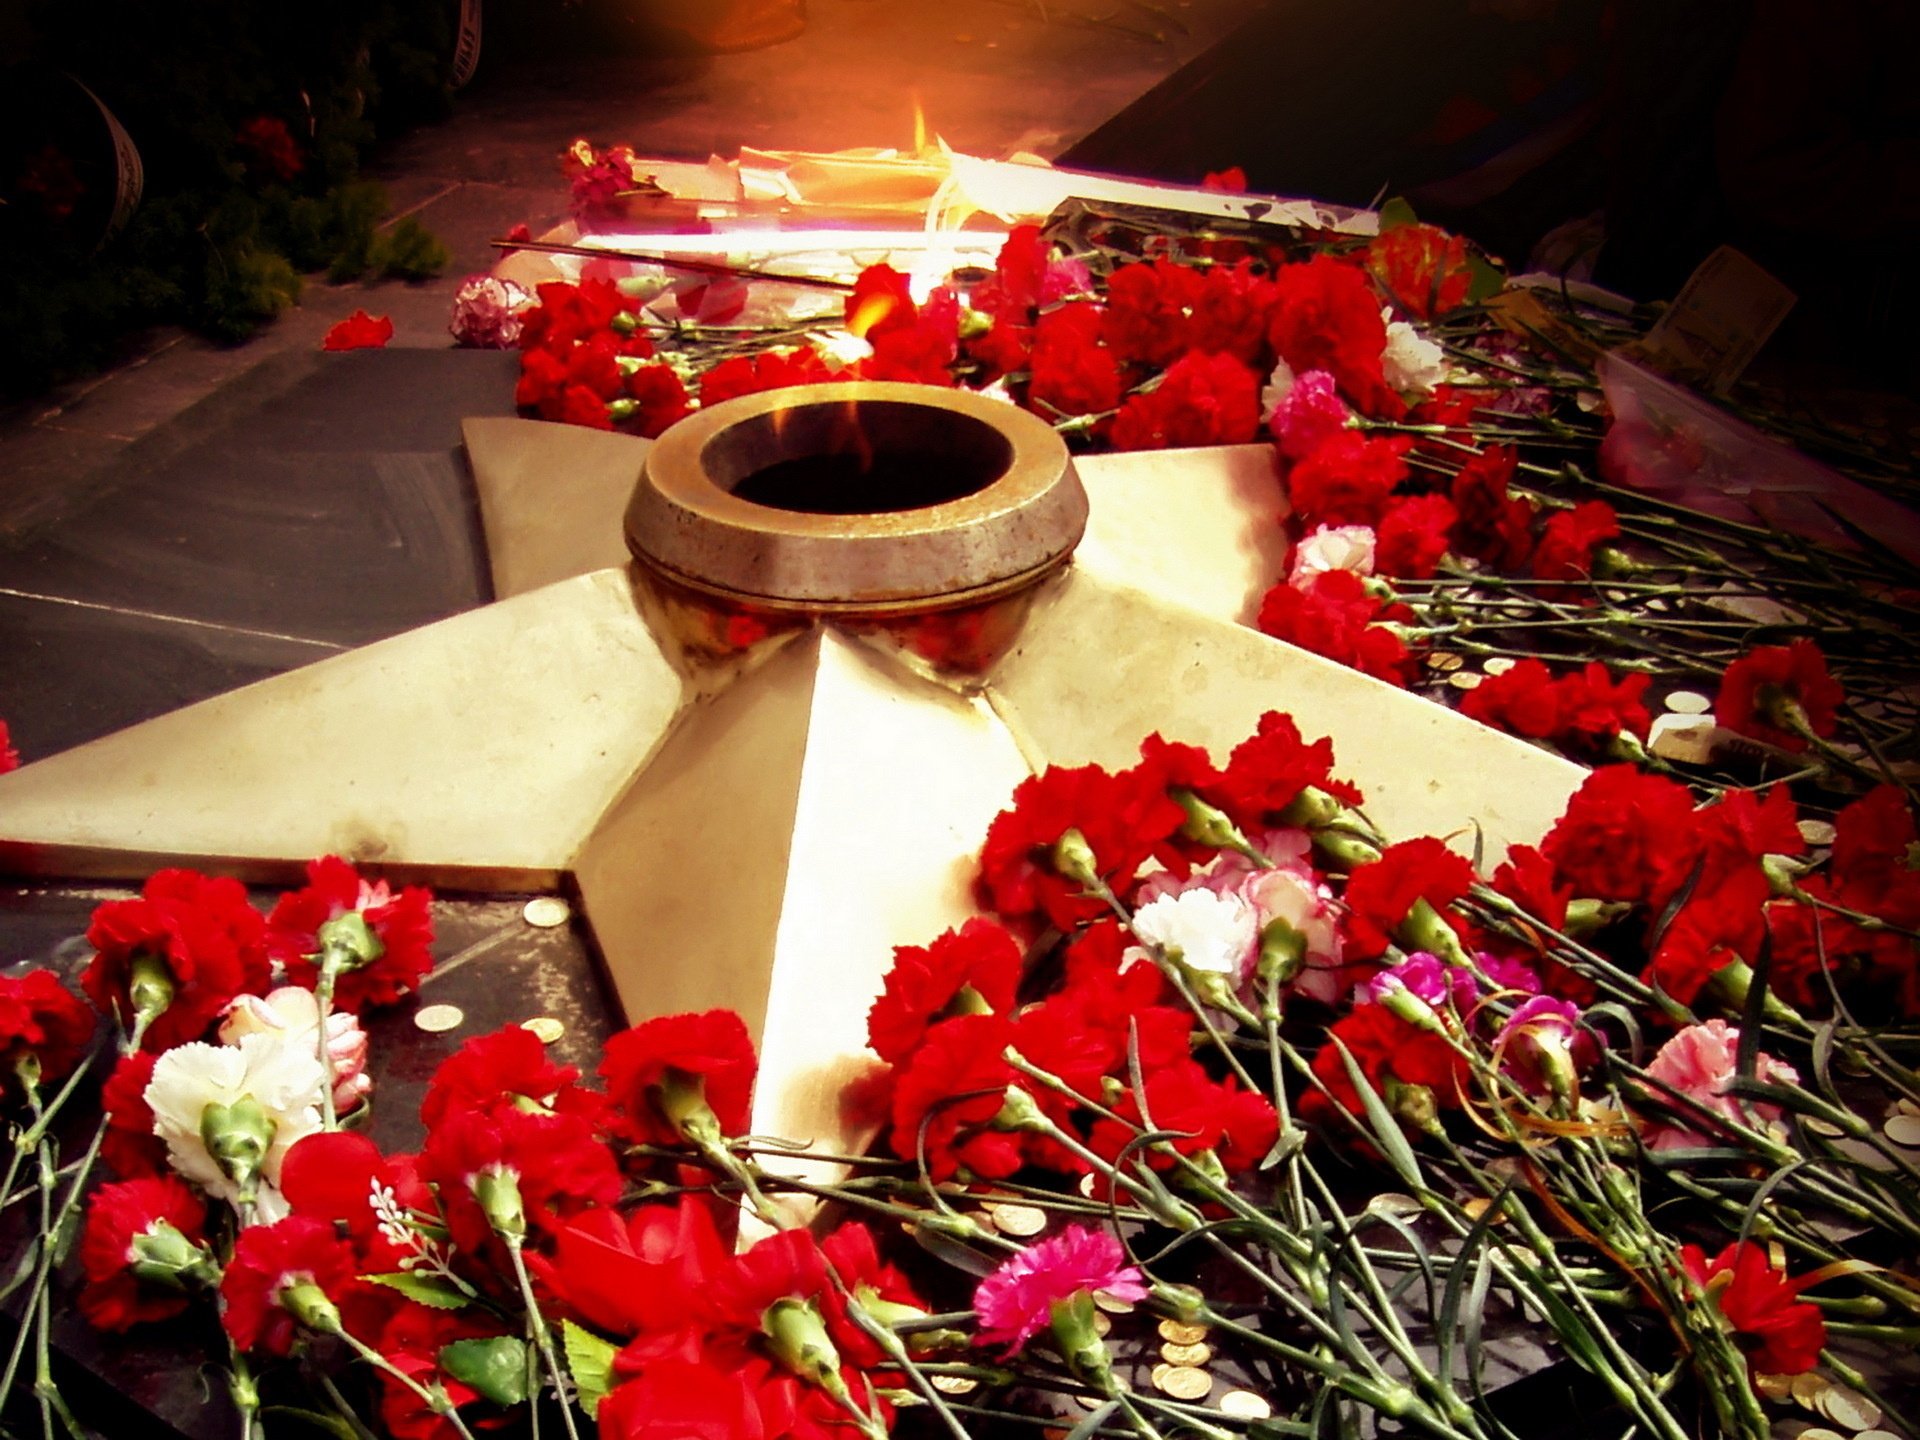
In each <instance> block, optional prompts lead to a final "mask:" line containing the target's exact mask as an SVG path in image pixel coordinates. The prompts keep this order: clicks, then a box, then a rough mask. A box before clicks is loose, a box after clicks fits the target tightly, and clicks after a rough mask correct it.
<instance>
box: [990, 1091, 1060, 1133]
mask: <svg viewBox="0 0 1920 1440" xmlns="http://www.w3.org/2000/svg"><path fill="white" fill-rule="evenodd" d="M988 1123H989V1124H991V1125H992V1127H993V1128H994V1129H995V1130H1039V1131H1045V1130H1050V1129H1051V1128H1052V1126H1051V1125H1050V1124H1049V1122H1048V1120H1047V1117H1046V1115H1045V1114H1044V1113H1043V1112H1042V1111H1041V1109H1040V1106H1039V1104H1038V1102H1036V1101H1035V1100H1034V1098H1033V1096H1031V1095H1029V1094H1028V1093H1027V1092H1026V1091H1024V1090H1022V1089H1021V1088H1020V1087H1019V1086H1018V1085H1009V1086H1007V1093H1006V1100H1005V1101H1004V1102H1003V1103H1002V1104H1001V1106H1000V1109H999V1111H998V1112H997V1113H996V1114H995V1115H994V1117H993V1119H992V1120H991V1121H990V1122H988Z"/></svg>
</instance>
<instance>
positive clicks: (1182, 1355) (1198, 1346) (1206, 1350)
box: [1160, 1341, 1213, 1365]
mask: <svg viewBox="0 0 1920 1440" xmlns="http://www.w3.org/2000/svg"><path fill="white" fill-rule="evenodd" d="M1160 1354H1161V1355H1162V1356H1163V1357H1165V1359H1166V1362H1167V1363H1168V1364H1169V1365H1204V1364H1206V1363H1207V1361H1209V1360H1211V1359H1212V1358H1213V1347H1212V1346H1211V1345H1209V1344H1207V1343H1206V1342H1205V1341H1199V1342H1196V1343H1194V1344H1192V1345H1162V1346H1161V1347H1160Z"/></svg>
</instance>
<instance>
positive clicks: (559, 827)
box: [0, 419, 1585, 1148]
mask: <svg viewBox="0 0 1920 1440" xmlns="http://www.w3.org/2000/svg"><path fill="white" fill-rule="evenodd" d="M466 440H467V448H468V453H469V456H470V458H471V461H472V466H473V471H474V475H475V478H476V481H477V483H478V487H479V493H480V499H481V504H482V511H483V516H484V520H485V524H486V530H487V535H488V541H489V550H490V555H491V558H492V563H493V566H494V577H495V584H496V593H497V594H498V595H499V596H500V597H501V598H500V599H499V600H498V601H497V602H496V603H494V604H492V605H489V606H486V607H483V608H481V609H478V610H474V611H471V612H469V613H467V614H464V615H460V616H457V617H455V618H453V619H449V620H444V621H441V622H439V623H437V624H435V625H431V626H427V627H425V628H423V629H420V630H416V631H412V632H410V633H407V634H404V635H399V636H396V637H394V638H392V639H389V640H385V641H381V642H379V643H377V644H373V645H369V646H366V647H365V648H363V649H360V650H357V651H354V652H351V653H349V654H346V655H342V656H337V657H334V658H331V659H327V660H323V661H321V662H319V663H317V664H315V665H312V666H308V667H306V668H304V669H301V670H296V671H293V672H290V673H288V674H285V675H281V676H278V677H275V678H273V679H270V680H266V681H262V682H260V683H258V684H255V685H250V686H247V687H246V688H244V689H241V690H237V691H234V692H232V693H230V694H227V695H222V696H219V697H217V698H215V699H211V700H207V701H204V702H201V703H200V704H197V705H193V706H190V707H188V708H186V709H184V710H181V711H177V712H175V713H173V714H171V715H166V716H163V717H161V718H159V719H156V720H152V721H149V722H147V723H145V724H142V725H138V726H135V727H133V728H131V729H129V730H126V731H123V732H121V733H119V734H116V735H111V736H108V737H106V738H104V739H101V740H98V741H95V742H93V743H91V744H88V745H83V746H80V747H78V748H76V749H74V750H71V751H68V752H66V753H64V754H61V755H57V756H54V757H52V758H50V759H47V760H43V761H40V762H38V763H36V764H32V765H29V766H26V767H25V768H23V769H21V770H19V771H17V772H15V773H14V774H12V775H9V776H6V777H4V778H0V866H4V867H5V868H6V869H9V870H11V871H14V872H16V873H25V874H33V875H46V876H86V877H118V878H124V879H137V878H139V877H141V876H143V875H145V874H146V873H147V872H148V871H150V870H151V869H152V868H154V867H155V866H157V865H160V864H163V863H184V864H192V865H198V866H202V867H204V868H208V869H212V870H217V871H223V872H226V873H232V874H238V875H241V876H243V877H245V878H248V879H253V880H273V881H278V882H282V883H284V882H286V881H288V880H290V879H291V878H292V877H293V876H295V875H296V874H297V873H298V869H299V866H300V865H301V864H302V863H304V861H306V860H307V859H308V858H310V857H312V856H314V855H316V854H322V853H327V852H334V853H340V854H343V855H346V856H347V857H348V858H350V859H353V860H356V861H361V862H368V863H374V864H378V865H379V866H381V867H383V869H384V870H385V871H387V872H388V873H392V874H397V875H405V876H417V877H422V878H427V879H438V880H440V881H441V882H442V883H453V884H458V885H461V886H463V887H466V888H495V889H503V890H512V889H521V890H524V889H528V888H541V887H546V886H550V885H552V884H554V883H556V882H557V881H559V880H560V878H561V877H563V876H571V878H572V881H573V883H574V884H575V886H577V889H578V892H579V896H580V901H581V906H582V908H583V910H584V913H585V917H586V919H587V921H588V923H589V924H590V926H591V928H592V931H593V933H594V936H595V938H596V941H597V943H598V945H599V948H600V950H601V953H602V955H603V956H604V958H605V961H606V965H607V969H608V972H609V974H610V976H611V978H612V982H613V985H614V988H615V991H616V993H617V996H618V1000H619V1003H620V1005H621V1007H622V1008H623V1009H624V1011H625V1012H626V1015H627V1017H628V1018H629V1019H632V1020H638V1019H641V1018H644V1017H646V1016H649V1015H655V1014H662V1013H670V1012H673V1011H677V1010H687V1009H696V1008H707V1007H711V1006H718V1005H725V1006H731V1007H733V1008H735V1009H737V1010H738V1011H739V1012H740V1013H741V1014H742V1015H743V1016H744V1017H745V1018H746V1019H747V1021H748V1024H749V1026H750V1028H752V1030H753V1031H754V1033H755V1036H756V1039H757V1041H758V1043H759V1046H760V1052H761V1061H762V1072H761V1073H762V1079H761V1083H760V1085H759V1089H758V1094H757V1096H756V1099H755V1106H754V1116H753V1127H754V1130H755V1131H756V1132H757V1133H760V1134H768V1135H780V1136H787V1137H794V1138H800V1139H810V1140H814V1141H817V1142H820V1143H821V1144H823V1145H825V1146H828V1147H829V1148H839V1147H841V1146H843V1145H845V1144H848V1143H854V1142H856V1141H857V1139H858V1137H857V1136H855V1135H853V1134H852V1133H851V1131H850V1124H851V1122H850V1121H848V1120H847V1119H846V1118H845V1117H843V1116H842V1115H841V1113H840V1112H839V1109H838V1104H839V1096H840V1094H841V1092H842V1090H843V1088H844V1082H845V1081H846V1080H847V1079H849V1078H850V1077H852V1076H853V1075H855V1074H856V1073H858V1071H859V1070H860V1069H861V1068H862V1066H863V1065H865V1064H867V1063H869V1061H868V1060H867V1059H864V1058H863V1057H864V1056H865V1054H866V1052H865V1049H864V1040H865V1017H866V1012H867V1008H868V1005H869V1004H870V1002H871V1000H872V998H873V996H874V995H875V994H877V993H878V991H879V988H880V984H881V977H882V975H883V974H884V973H885V971H886V968H887V966H888V964H889V962H890V959H891V954H892V949H893V947H894V946H895V945H899V944H923V943H925V942H927V941H928V940H930V939H931V938H932V937H933V936H934V935H936V934H938V933H939V932H940V931H941V930H942V929H944V928H945V927H947V926H949V925H953V924H956V923H958V922H960V921H961V920H963V919H964V918H966V917H967V916H968V915H969V914H971V913H973V911H972V905H971V899H970V882H971V876H972V866H973V859H974V856H975V855H976V853H977V851H978V848H979V845H980V842H981V839H982V837H983V836H984V834H985V831H986V827H987V824H988V822H989V821H990V820H991V819H992V818H993V816H994V815H995V814H996V813H997V812H998V811H999V810H1001V809H1002V808H1003V807H1004V806H1005V805H1006V803H1007V801H1008V797H1009V795H1010V793H1011V791H1012V790H1013V788H1014V786H1015V785H1016V784H1017V783H1018V782H1019V781H1020V780H1021V778H1023V777H1024V776H1025V775H1027V774H1029V773H1031V772H1034V771H1036V770H1038V769H1040V768H1043V767H1045V766H1047V765H1054V764H1060V765H1073V764H1083V763H1086V762H1089V761H1092V762H1098V763H1101V764H1104V765H1109V766H1112V765H1124V764H1128V763H1131V761H1132V760H1134V759H1135V758H1136V756H1137V754H1138V746H1139V742H1140V740H1141V738H1142V737H1143V736H1144V735H1146V734H1147V733H1149V732H1151V731H1156V730H1157V731H1159V732H1160V733H1161V734H1162V735H1164V736H1166V737H1167V738H1169V739H1173V740H1181V741H1187V742H1191V743H1196V744H1201V745H1205V746H1207V747H1209V748H1210V749H1212V750H1213V751H1214V753H1215V755H1216V756H1217V757H1219V758H1221V759H1224V757H1225V754H1226V751H1227V750H1228V749H1229V748H1230V747H1231V746H1232V745H1234V744H1235V743H1237V742H1238V741H1239V740H1241V739H1243V738H1245V737H1246V735H1248V734H1249V733H1250V732H1251V731H1252V729H1253V727H1254V725H1255V723H1256V722H1257V720H1258V719H1259V717H1260V715H1261V714H1262V713H1264V712H1265V711H1267V710H1273V709H1279V710H1285V711H1288V712H1290V713H1292V715H1293V716H1294V717H1295V719H1296V720H1297V721H1298V723H1299V725H1300V728H1301V730H1302V731H1303V733H1305V734H1307V735H1308V736H1310V737H1311V736H1317V735H1322V734H1324V735H1329V736H1331V737H1332V739H1333V742H1334V750H1335V754H1336V756H1337V761H1338V766H1337V768H1338V771H1339V773H1340V774H1342V775H1344V776H1347V777H1350V778H1352V779H1353V780H1354V781H1355V782H1356V783H1358V784H1360V785H1361V786H1362V788H1363V789H1364V790H1365V792H1366V795H1367V810H1368V813H1369V815H1370V816H1371V817H1372V818H1373V820H1374V821H1375V822H1376V823H1377V824H1379V825H1380V826H1381V827H1382V828H1383V829H1384V830H1385V832H1386V833H1387V834H1389V835H1392V836H1410V835H1415V834H1438V835H1443V836H1447V837H1449V838H1450V839H1452V840H1453V841H1454V842H1455V843H1456V844H1458V845H1460V846H1461V848H1463V849H1466V848H1470V847H1471V845H1472V844H1473V843H1474V840H1475V837H1476V835H1477V836H1479V837H1480V843H1482V844H1483V845H1484V847H1485V853H1486V855H1487V856H1488V857H1490V861H1491V859H1492V858H1497V857H1498V856H1499V855H1500V854H1502V853H1503V851H1504V850H1505V848H1506V847H1507V846H1508V845H1510V844H1513V843H1519V842H1528V841H1533V840H1535V839H1537V838H1538V837H1539V836H1540V835H1541V834H1543V833H1544V832H1545V830H1546V829H1547V828H1548V826H1549V825H1550V824H1551V823H1552V821H1553V820H1554V819H1555V818H1556V817H1557V816H1558V815H1559V814H1560V812H1561V810H1562V809H1563V807H1564V805H1565V802H1566V800H1567V797H1568V796H1569V795H1570V794H1571V793H1572V791H1573V790H1574V788H1575V787H1576V786H1577V785H1578V783H1579V781H1580V779H1581V777H1582V776H1583V774H1584V773H1585V772H1584V771H1582V770H1581V769H1580V768H1579V767H1578V766H1575V765H1572V764H1570V763H1568V762H1566V761H1564V760H1560V759H1558V758H1556V757H1554V756H1552V755H1549V754H1547V753H1546V752H1544V751H1542V750H1540V749H1537V748H1536V747H1534V746H1531V745H1527V744H1525V743H1522V742H1521V741H1518V740H1515V739H1512V738H1510V737H1508V736H1505V735H1502V734H1499V733H1496V732H1494V731H1492V730H1489V729H1486V728H1485V727H1483V726H1480V725H1478V724H1476V723H1475V722H1473V721H1471V720H1468V719H1466V718H1465V717H1463V716H1460V715H1457V714H1455V713H1454V712H1452V711H1450V710H1448V709H1446V708H1445V707H1443V706H1439V705H1435V704H1433V703H1431V702H1429V701H1426V700H1423V699H1420V698H1418V697H1416V696H1413V695H1409V694H1407V693H1406V692H1404V691H1400V690H1396V689H1394V688H1393V687H1391V686H1389V685H1385V684H1382V683H1381V682H1379V681H1376V680H1372V679H1370V678H1368V677H1366V676H1363V675H1360V674H1358V673H1356V672H1354V671H1352V670H1348V669H1346V668H1344V667H1342V666H1339V665H1336V664H1333V663H1331V662H1329V661H1326V660H1323V659H1321V658H1319V657H1318V656H1315V655H1312V654H1309V653H1307V652H1305V651H1302V650H1299V649H1296V648H1294V647H1292V646H1290V645H1286V644H1283V643H1281V642H1280V641H1277V640H1273V639H1270V638H1268V637H1266V636H1264V635H1261V634H1259V633H1257V632H1256V631H1254V630H1251V629H1248V628H1246V626H1245V622H1246V621H1247V620H1248V619H1249V618H1250V616H1251V613H1252V609H1253V607H1254V606H1255V605H1256V604H1257V601H1258V597H1259V595H1260V594H1261V592H1262V591H1263V590H1264V589H1265V587H1266V586H1267V585H1269V584H1270V583H1272V580H1273V577H1274V576H1275V575H1276V574H1277V573H1278V571H1279V570H1280V567H1281V562H1282V561H1283V559H1284V542H1283V539H1282V536H1281V532H1280V530H1279V528H1278V526H1277V525H1276V523H1275V522H1276V520H1277V519H1278V518H1279V517H1280V516H1281V514H1282V513H1283V512H1284V509H1285V502H1284V498H1283V496H1282V494H1281V490H1280V486H1279V484H1278V482H1277V481H1276V479H1275V476H1274V471H1273V468H1272V462H1271V458H1270V451H1269V450H1268V449H1267V448H1266V447H1264V446H1245V447H1233V448H1225V449H1214V450H1186V451H1175V452H1159V453H1151V454H1140V455H1115V456H1103V457H1095V458H1090V459H1082V460H1079V461H1077V462H1076V464H1077V468H1078V471H1079V474H1080V478H1081V481H1082V482H1083V483H1084V485H1085V488H1086V491H1087V494H1088V499H1089V502H1090V513H1089V518H1088V521H1087V528H1086V533H1085V536H1084V539H1083V540H1082V542H1081V544H1080V546H1079V548H1078V550H1077V551H1076V552H1075V554H1074V556H1073V560H1072V562H1071V563H1070V564H1068V565H1067V566H1065V567H1064V568H1063V569H1061V570H1059V571H1057V572H1055V573H1054V574H1053V575H1052V576H1051V577H1050V578H1048V579H1046V580H1044V581H1042V582H1041V584H1040V589H1039V593H1038V595H1037V598H1036V599H1035V601H1034V604H1033V605H1032V608H1031V610H1030V612H1029V613H1028V615H1027V618H1026V620H1025V623H1024V628H1023V629H1022V630H1021V631H1020V634H1019V637H1018V639H1017V640H1016V642H1015V643H1014V645H1013V647H1012V649H1011V650H1010V651H1009V652H1008V653H1006V654H1005V655H1004V656H1003V657H1002V658H1001V659H999V661H998V662H997V663H995V664H994V665H992V666H991V667H990V668H989V669H988V670H987V672H986V673H985V674H983V675H977V676H974V677H972V678H971V679H969V680H966V681H964V682H952V683H948V682H945V681H942V680H937V679H930V678H928V677H927V676H926V675H925V674H924V673H919V672H916V671H915V670H913V669H910V668H909V667H908V666H907V665H906V664H905V663H903V662H902V661H901V660H900V659H899V658H898V657H897V655H895V654H893V653H892V652H890V651H888V650H886V649H884V648H882V647H881V646H878V645H875V644H872V643H869V642H868V641H866V640H864V639H863V638H862V637H861V635H860V634H858V633H856V632H855V631H854V630H853V629H843V628H840V627H838V626H836V625H833V624H830V623H820V622H816V623H814V624H813V625H811V626H810V627H807V628H803V629H802V630H800V631H799V632H798V633H797V634H792V635H789V636H788V637H786V638H785V639H784V641H775V642H772V643H769V644H767V645H764V646H762V647H760V648H759V650H758V651H756V652H755V653H753V654H751V655H750V656H749V657H747V658H746V659H745V660H743V661H734V662H731V663H729V664H726V665H723V666H719V667H717V668H716V667H712V666H705V667H703V666H699V665H696V664H694V663H692V662H691V661H690V660H689V659H688V658H687V657H686V656H685V655H682V654H679V653H677V652H676V650H675V647H674V644H673V642H672V641H671V640H670V639H668V638H667V637H665V636H664V635H663V634H662V633H661V630H662V627H661V626H660V625H659V624H657V623H656V620H655V618H654V616H653V615H652V613H651V610H650V607H649V606H648V604H647V603H646V601H645V599H644V596H643V594H642V593H641V591H640V589H639V587H637V586H636V584H635V583H634V581H633V577H632V576H631V575H630V573H629V572H628V570H627V569H626V568H625V567H624V566H623V565H621V564H619V563H618V562H619V557H620V539H619V533H620V532H619V517H620V514H621V511H622V508H623V507H624V506H625V505H626V503H627V498H628V496H629V494H630V493H631V491H632V489H633V486H634V483H635V479H636V477H637V476H638V474H639V473H640V470H641V466H642V463H643V461H644V459H645V457H646V454H647V451H648V445H647V442H646V441H642V440H634V439H629V438H626V437H619V436H607V435H604V434H596V433H593V432H590V431H586V430H581V429H576V428H571V427H565V426H555V425H543V424H540V423H538V422H533V421H522V420H494V419H488V420H474V421H469V422H468V424H467V427H466Z"/></svg>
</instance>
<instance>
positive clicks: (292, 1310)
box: [277, 1280, 340, 1335]
mask: <svg viewBox="0 0 1920 1440" xmlns="http://www.w3.org/2000/svg"><path fill="white" fill-rule="evenodd" d="M277 1298H278V1300H279V1304H280V1308H281V1309H282V1310H284V1311H286V1312H287V1313H288V1314H289V1315H291V1316H292V1317H293V1318H294V1319H295V1320H296V1321H298V1322H299V1323H300V1324H301V1325H304V1326H305V1327H306V1328H307V1329H309V1330H312V1331H315V1332H317V1333H318V1334H321V1335H338V1334H339V1333H340V1312H339V1311H338V1310H336V1309H335V1308H334V1304H333V1301H331V1300H329V1299H328V1298H327V1292H326V1291H324V1290H322V1289H321V1288H320V1287H319V1286H318V1285H316V1284H314V1283H313V1281H311V1280H296V1281H295V1282H294V1283H293V1284H291V1285H288V1286H286V1287H285V1288H284V1289H282V1290H281V1292H280V1294H279V1296H278V1297H277Z"/></svg>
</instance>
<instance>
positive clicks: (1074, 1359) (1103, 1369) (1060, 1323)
mask: <svg viewBox="0 0 1920 1440" xmlns="http://www.w3.org/2000/svg"><path fill="white" fill-rule="evenodd" d="M1094 1313H1095V1312H1094V1306H1093V1296H1092V1295H1090V1294H1089V1293H1087V1292H1086V1291H1085V1290H1079V1291H1075V1292H1074V1294H1073V1296H1072V1297H1071V1298H1070V1299H1066V1300H1056V1301H1054V1302H1053V1308H1052V1315H1053V1325H1052V1330H1053V1343H1054V1344H1055V1345H1056V1346H1058V1347H1059V1350H1060V1358H1061V1359H1063V1360H1065V1361H1066V1362H1067V1369H1069V1370H1071V1371H1072V1372H1073V1373H1074V1374H1075V1375H1077V1376H1079V1377H1080V1378H1081V1379H1082V1380H1085V1381H1087V1382H1088V1383H1089V1384H1093V1385H1097V1386H1099V1387H1100V1388H1102V1389H1104V1388H1105V1386H1106V1380H1107V1377H1108V1375H1109V1374H1110V1373H1111V1371H1112V1368H1113V1362H1112V1360H1111V1358H1110V1357H1109V1356H1108V1354H1107V1342H1106V1341H1105V1340H1103V1339H1101V1338H1100V1331H1099V1329H1098V1328H1097V1324H1098V1322H1097V1321H1096V1320H1095V1319H1094Z"/></svg>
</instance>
